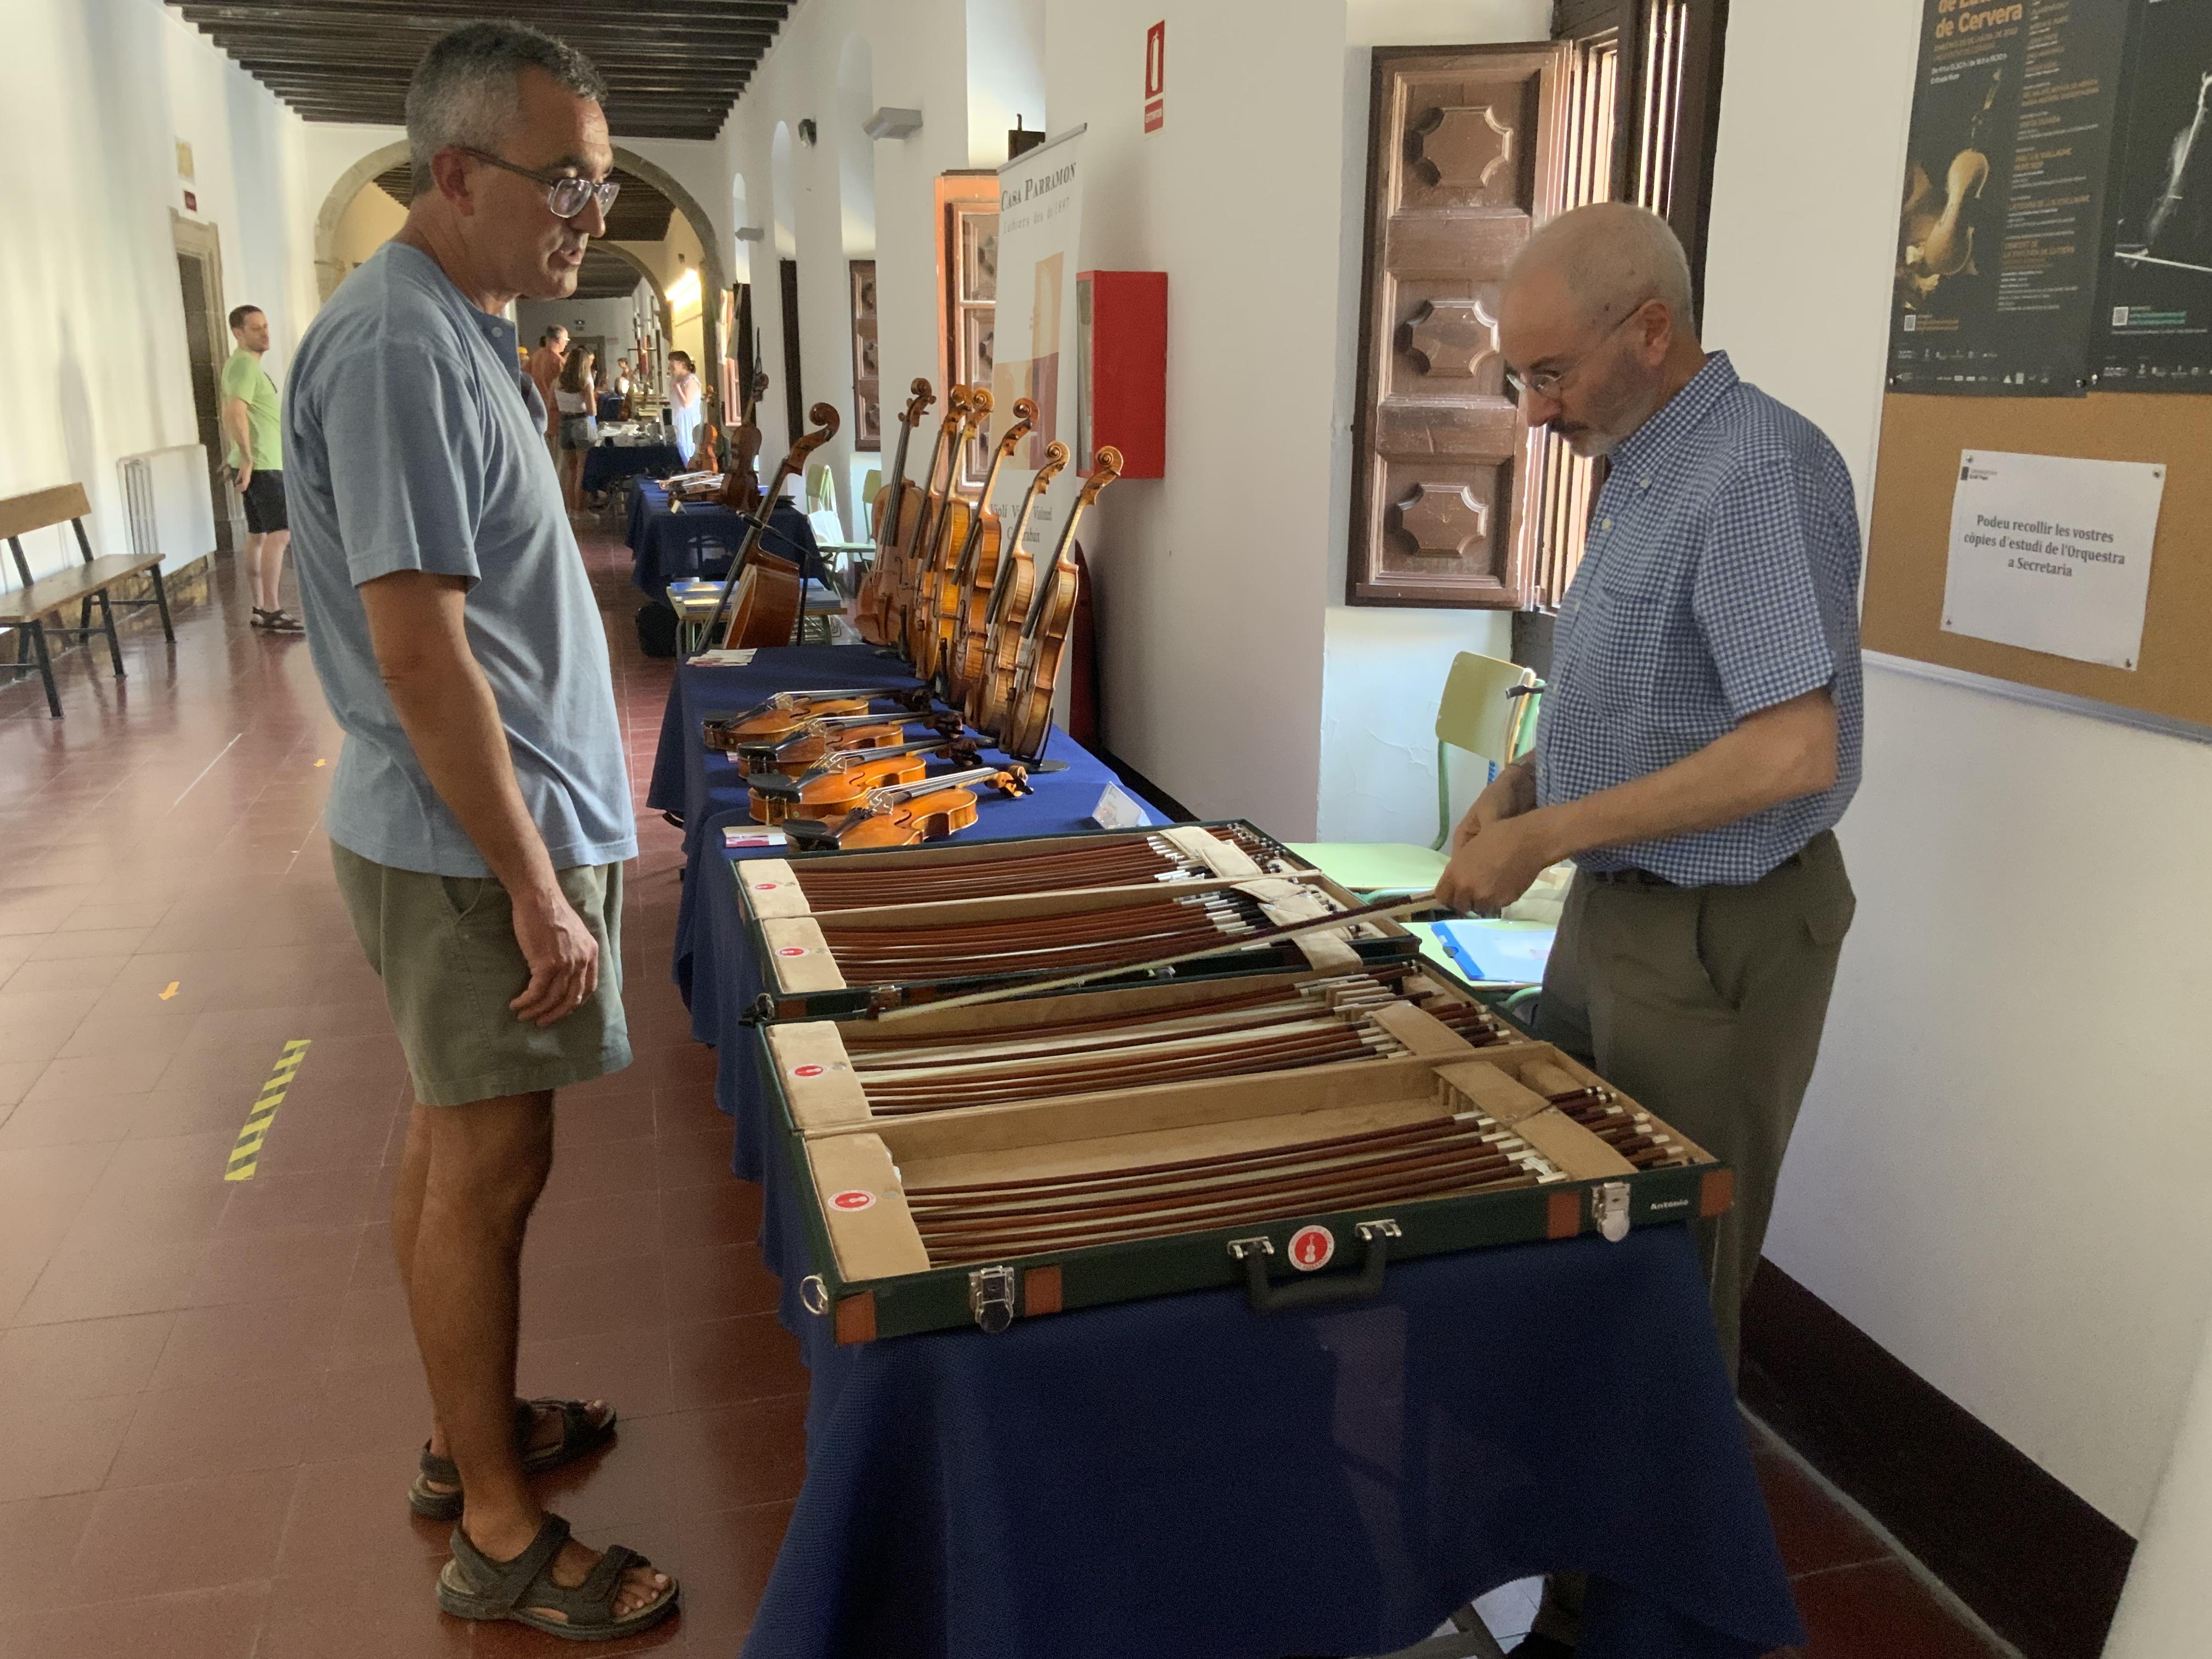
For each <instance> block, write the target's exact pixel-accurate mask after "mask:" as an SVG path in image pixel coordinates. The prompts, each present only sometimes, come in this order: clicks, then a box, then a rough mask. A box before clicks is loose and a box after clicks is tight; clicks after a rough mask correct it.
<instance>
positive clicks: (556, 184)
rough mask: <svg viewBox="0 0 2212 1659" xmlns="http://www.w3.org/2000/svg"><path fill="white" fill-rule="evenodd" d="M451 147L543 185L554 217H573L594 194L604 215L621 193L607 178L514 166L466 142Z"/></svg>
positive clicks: (546, 199)
mask: <svg viewBox="0 0 2212 1659" xmlns="http://www.w3.org/2000/svg"><path fill="white" fill-rule="evenodd" d="M454 148H455V149H459V151H460V152H461V154H462V155H472V156H474V157H475V158H476V159H477V161H483V162H484V163H486V164H487V165H489V166H491V167H504V168H505V169H506V170H507V172H509V173H520V174H521V175H522V176H523V177H524V178H526V179H531V180H532V181H533V182H535V183H538V184H541V185H544V186H545V205H546V206H547V207H549V208H550V209H551V210H553V216H554V217H555V218H556V219H573V218H574V217H575V216H577V215H578V214H580V213H581V212H582V211H583V210H584V206H585V204H586V203H588V202H590V201H591V200H592V199H593V198H594V197H597V198H598V201H599V213H600V215H601V216H602V217H604V216H605V214H606V211H607V210H608V209H609V208H611V207H612V206H614V204H615V197H617V196H619V195H621V194H622V186H621V185H618V184H617V183H616V182H615V181H614V180H613V179H597V180H594V179H575V178H571V177H570V176H569V175H568V174H567V173H538V172H535V171H533V170H532V169H531V168H529V167H518V166H516V165H515V163H513V161H501V159H500V158H499V157H498V156H496V155H492V154H491V153H490V152H489V150H481V149H470V148H469V147H468V146H467V145H466V144H457V145H455V146H454Z"/></svg>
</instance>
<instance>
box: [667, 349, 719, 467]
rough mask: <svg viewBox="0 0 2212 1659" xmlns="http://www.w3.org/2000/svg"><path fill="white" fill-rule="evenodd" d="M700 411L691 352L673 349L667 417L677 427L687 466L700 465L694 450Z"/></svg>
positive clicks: (679, 449) (679, 447)
mask: <svg viewBox="0 0 2212 1659" xmlns="http://www.w3.org/2000/svg"><path fill="white" fill-rule="evenodd" d="M701 413H702V410H701V409H700V386H699V374H698V371H697V370H696V369H695V368H692V367H691V354H690V352H688V351H671V352H670V353H669V354H668V418H669V420H670V421H671V423H672V424H673V425H674V426H675V428H676V453H677V454H678V455H679V456H681V457H682V458H683V461H684V465H685V466H686V467H687V468H690V467H696V465H697V462H696V459H694V458H693V456H692V453H691V451H692V448H693V447H694V446H695V445H696V443H697V442H698V441H699V417H700V415H701ZM710 465H720V462H719V461H715V462H713V463H710Z"/></svg>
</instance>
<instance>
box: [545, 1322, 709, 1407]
mask: <svg viewBox="0 0 2212 1659" xmlns="http://www.w3.org/2000/svg"><path fill="white" fill-rule="evenodd" d="M526 1334H527V1333H526ZM515 1375H516V1387H517V1389H518V1391H519V1392H520V1393H521V1394H522V1395H524V1396H525V1397H526V1398H534V1397H538V1396H542V1395H550V1396H551V1397H553V1398H555V1399H559V1400H604V1401H607V1402H608V1403H609V1404H610V1405H611V1406H612V1407H614V1408H615V1410H616V1411H617V1413H619V1414H620V1415H621V1417H622V1419H623V1420H624V1421H628V1420H629V1419H633V1418H640V1417H655V1416H658V1415H659V1414H660V1413H663V1412H665V1411H669V1410H671V1409H672V1408H673V1407H674V1404H675V1395H674V1391H673V1389H671V1387H670V1383H669V1364H668V1336H667V1334H666V1333H665V1331H663V1330H659V1329H651V1330H641V1331H613V1332H608V1333H606V1334H602V1335H598V1336H560V1337H554V1338H551V1339H550V1340H542V1341H526V1342H525V1343H524V1344H523V1345H522V1349H521V1352H520V1358H519V1360H518V1363H517V1365H516V1368H515Z"/></svg>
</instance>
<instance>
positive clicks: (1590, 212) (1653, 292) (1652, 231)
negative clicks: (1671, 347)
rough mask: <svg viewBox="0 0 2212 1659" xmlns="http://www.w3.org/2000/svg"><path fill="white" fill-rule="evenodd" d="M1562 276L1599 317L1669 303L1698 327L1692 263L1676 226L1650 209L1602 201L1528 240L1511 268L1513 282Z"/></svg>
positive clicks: (1683, 324)
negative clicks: (1537, 274) (1537, 273)
mask: <svg viewBox="0 0 2212 1659" xmlns="http://www.w3.org/2000/svg"><path fill="white" fill-rule="evenodd" d="M1534 270H1543V271H1546V272H1547V273H1550V274H1553V275H1556V276H1559V277H1561V278H1562V279H1563V280H1564V281H1565V283H1566V286H1567V291H1568V292H1569V293H1570V294H1571V295H1573V296H1574V297H1575V299H1576V301H1577V302H1578V303H1579V304H1581V305H1583V306H1584V307H1587V309H1588V312H1589V315H1590V316H1591V317H1592V318H1593V319H1603V320H1612V319H1618V318H1620V317H1625V316H1626V315H1627V314H1628V313H1629V312H1630V311H1631V310H1632V309H1633V308H1634V307H1637V306H1639V305H1642V304H1643V303H1644V301H1647V300H1653V299H1656V300H1662V301H1665V302H1666V306H1667V309H1668V312H1670V313H1672V314H1673V316H1674V325H1675V326H1676V327H1677V328H1679V329H1683V330H1686V331H1692V332H1694V331H1695V330H1696V328H1697V319H1696V318H1695V317H1694V316H1692V314H1691V301H1690V261H1689V258H1688V257H1687V256H1686V254H1684V253H1683V252H1682V244H1681V240H1680V238H1678V237H1677V236H1676V235H1675V234H1674V227H1673V226H1672V225H1670V224H1668V222H1666V221H1665V220H1664V219H1662V218H1661V217H1660V216H1658V215H1657V214H1656V213H1654V212H1652V211H1651V210H1650V209H1649V208H1640V207H1635V206H1632V205H1631V204H1628V203H1626V202H1594V203H1592V204H1590V205H1589V206H1588V207H1578V208H1576V209H1574V210H1571V212H1567V213H1562V214H1561V215H1559V217H1558V218H1556V219H1553V220H1552V221H1551V222H1549V223H1547V224H1546V225H1545V226H1544V227H1543V228H1541V229H1540V230H1538V231H1537V232H1536V233H1535V234H1534V235H1533V236H1531V237H1529V239H1528V241H1527V243H1526V244H1525V245H1523V246H1522V249H1521V252H1519V253H1517V254H1516V255H1515V256H1514V258H1513V263H1512V264H1510V265H1509V266H1507V267H1506V270H1505V280H1506V282H1507V283H1509V284H1510V283H1513V282H1515V281H1516V280H1518V279H1519V278H1521V277H1522V276H1527V275H1528V274H1529V273H1530V272H1531V271H1534Z"/></svg>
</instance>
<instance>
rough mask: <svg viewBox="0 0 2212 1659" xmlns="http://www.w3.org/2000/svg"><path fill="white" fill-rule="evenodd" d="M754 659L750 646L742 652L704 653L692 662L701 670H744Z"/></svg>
mask: <svg viewBox="0 0 2212 1659" xmlns="http://www.w3.org/2000/svg"><path fill="white" fill-rule="evenodd" d="M752 659H753V648H752V647H750V646H748V647H745V649H744V650H742V651H702V652H701V653H699V654H698V655H697V656H696V657H694V658H692V659H691V662H692V664H693V665H694V666H696V667H700V668H743V667H744V665H746V664H747V663H749V662H750V661H751V660H752Z"/></svg>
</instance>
